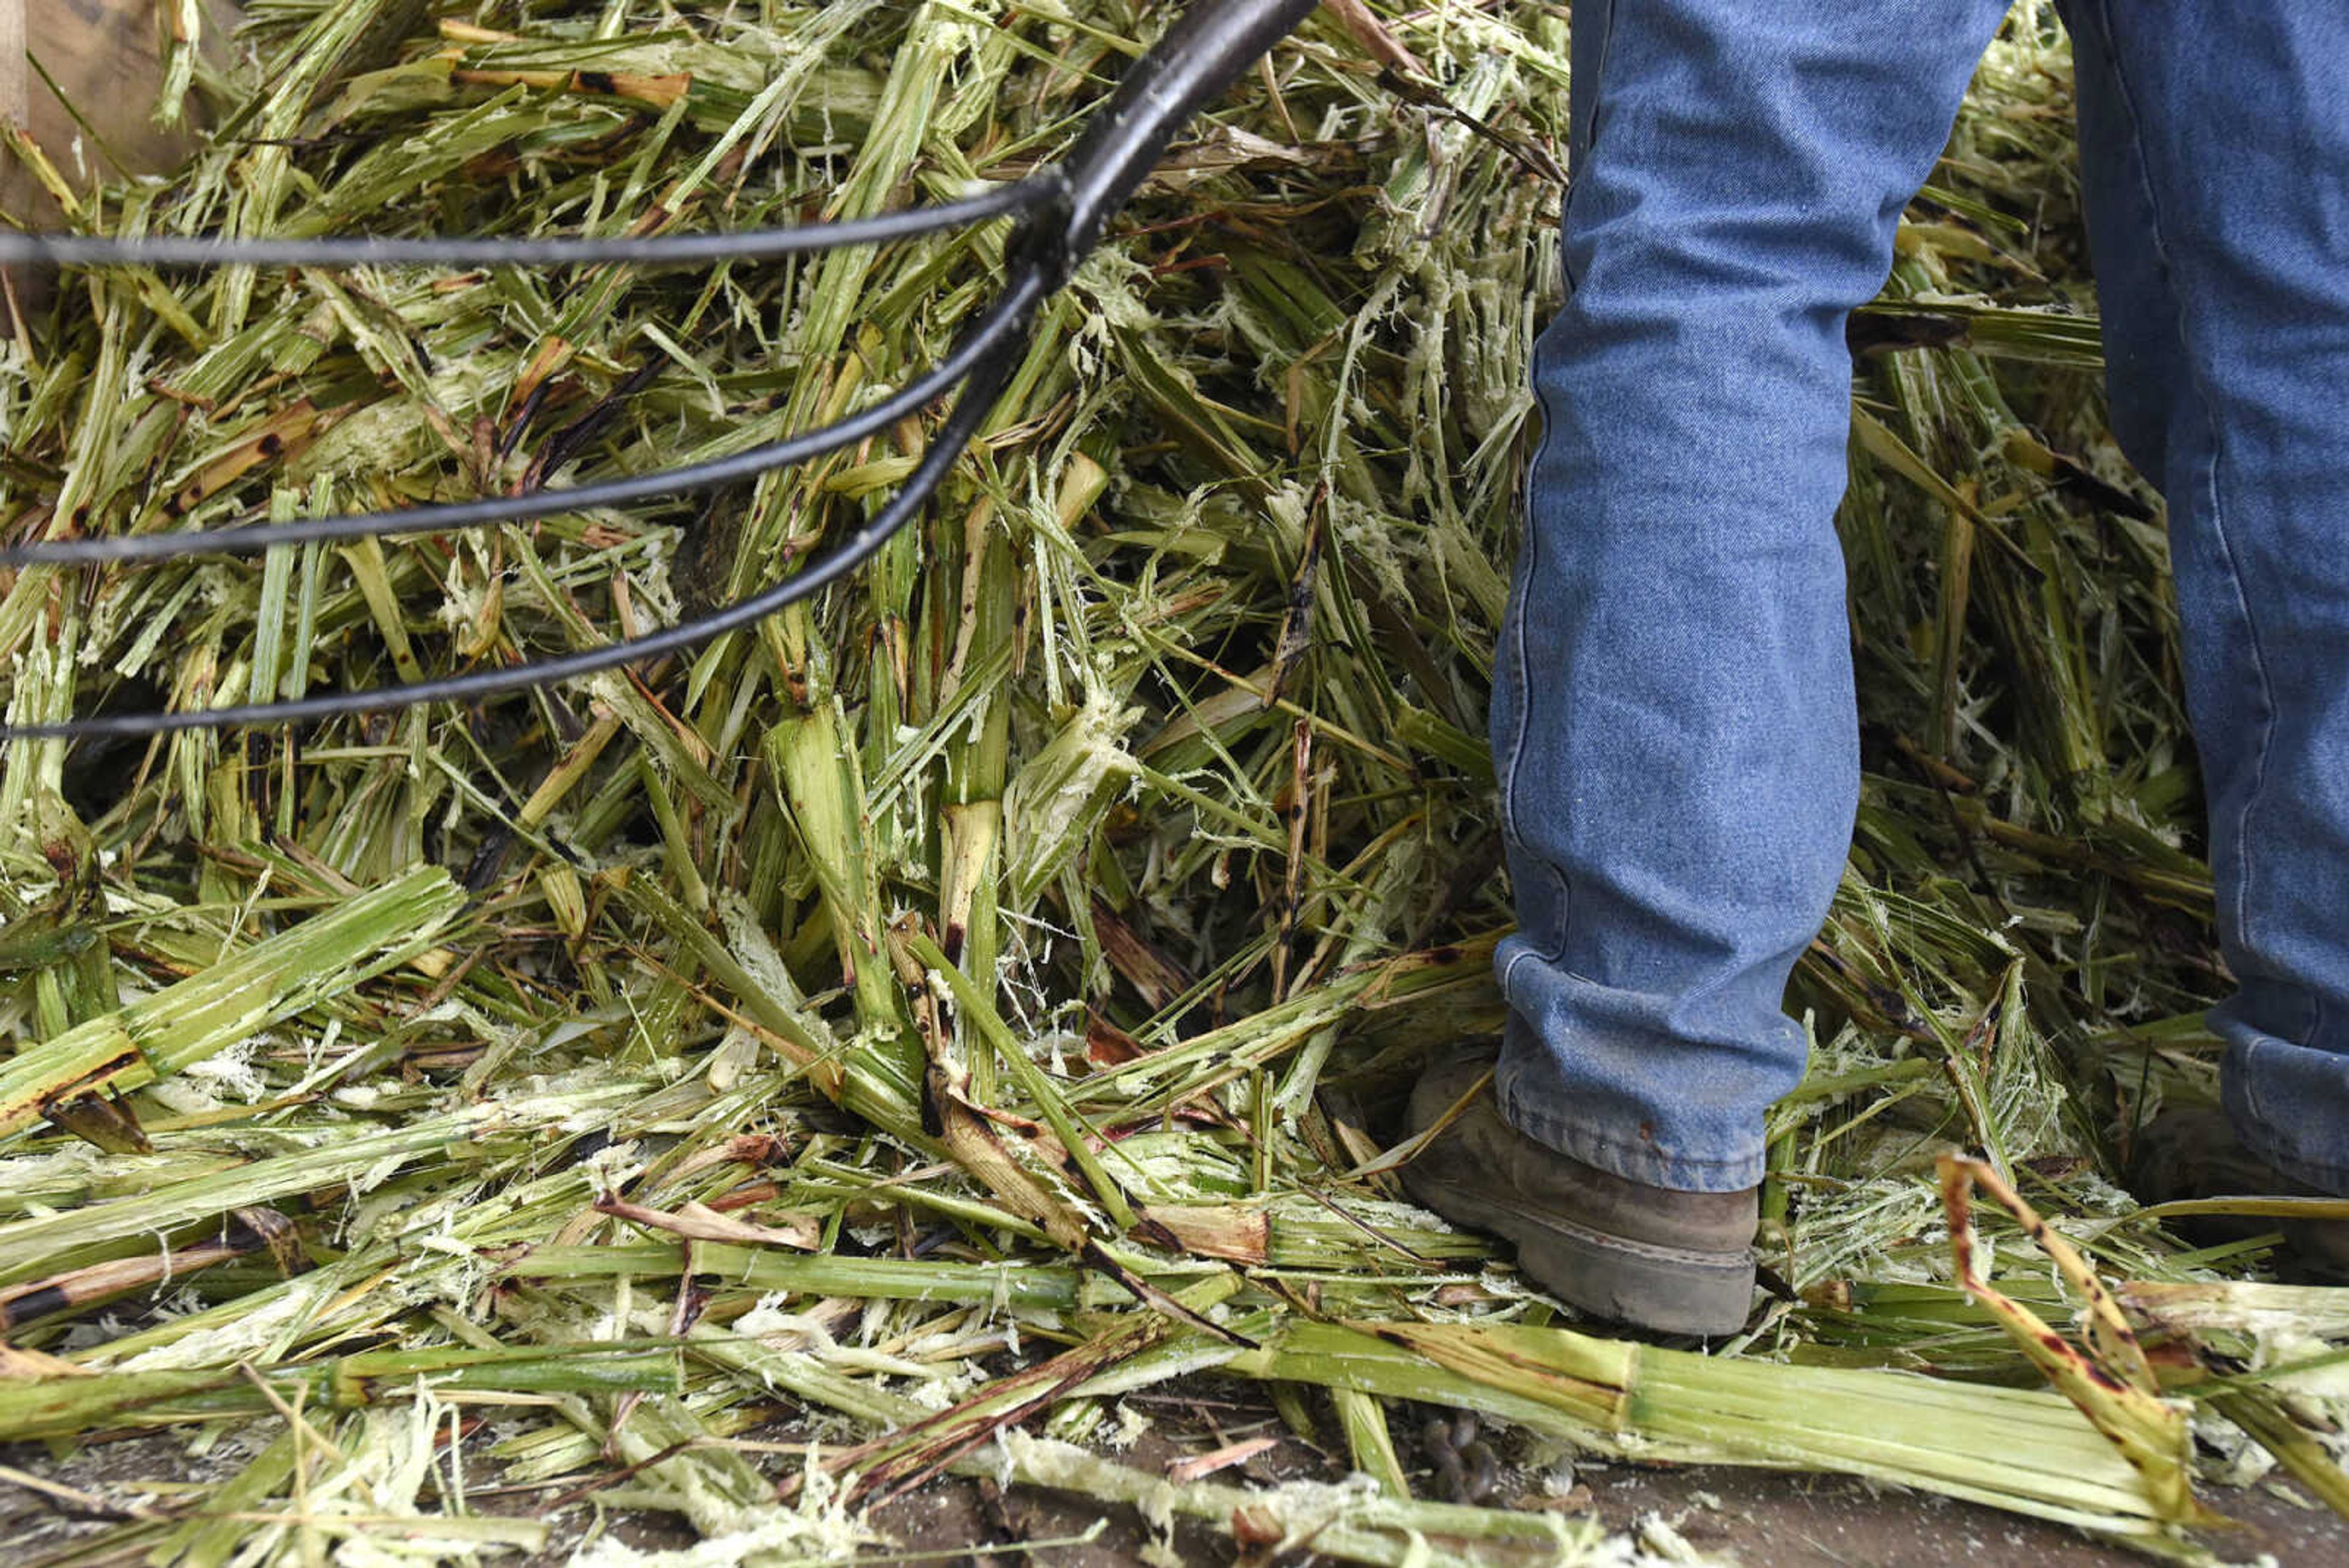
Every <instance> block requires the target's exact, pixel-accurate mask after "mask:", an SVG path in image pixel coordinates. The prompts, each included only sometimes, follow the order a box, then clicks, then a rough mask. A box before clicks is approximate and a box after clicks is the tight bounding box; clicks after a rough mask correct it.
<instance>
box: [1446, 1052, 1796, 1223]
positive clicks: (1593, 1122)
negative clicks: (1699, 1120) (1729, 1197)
mask: <svg viewBox="0 0 2349 1568" xmlns="http://www.w3.org/2000/svg"><path fill="white" fill-rule="evenodd" d="M1493 1096H1494V1098H1495V1100H1496V1101H1497V1102H1498V1103H1499V1106H1500V1110H1501V1117H1502V1119H1503V1120H1504V1121H1506V1122H1507V1123H1508V1124H1509V1125H1510V1126H1511V1127H1515V1128H1516V1129H1517V1131H1519V1132H1521V1133H1523V1134H1525V1135H1526V1137H1529V1138H1531V1139H1533V1140H1534V1141H1535V1142H1536V1143H1537V1144H1540V1145H1542V1146H1543V1147H1546V1148H1551V1149H1555V1150H1557V1152H1558V1153H1559V1154H1562V1155H1565V1156H1566V1157H1567V1158H1569V1159H1578V1160H1580V1161H1581V1162H1582V1163H1583V1164H1585V1165H1589V1166H1596V1167H1597V1168H1599V1169H1600V1170H1605V1171H1611V1172H1612V1173H1614V1174H1615V1175H1617V1176H1619V1177H1621V1178H1623V1179H1625V1180H1626V1181H1638V1182H1642V1183H1645V1184H1646V1185H1648V1186H1650V1187H1661V1188H1667V1189H1671V1190H1673V1191H1676V1192H1742V1191H1744V1189H1747V1188H1749V1187H1753V1186H1755V1185H1757V1184H1759V1183H1760V1181H1761V1179H1762V1174H1763V1154H1764V1149H1763V1145H1762V1139H1761V1136H1760V1132H1759V1129H1758V1127H1757V1129H1756V1132H1755V1136H1754V1147H1753V1148H1752V1150H1751V1151H1750V1152H1744V1153H1733V1154H1731V1155H1729V1156H1727V1157H1713V1156H1698V1155H1689V1154H1684V1153H1681V1152H1678V1151H1676V1150H1674V1149H1672V1148H1671V1147H1667V1146H1665V1145H1663V1144H1660V1143H1655V1142H1651V1141H1647V1140H1640V1141H1630V1140H1626V1139H1625V1138H1623V1137H1620V1136H1619V1135H1620V1133H1621V1131H1622V1129H1623V1128H1625V1127H1634V1126H1639V1125H1640V1115H1639V1113H1638V1111H1637V1110H1636V1109H1634V1108H1632V1107H1627V1106H1621V1105H1619V1104H1615V1103H1613V1102H1612V1100H1611V1099H1609V1097H1608V1096H1603V1095H1577V1094H1576V1093H1575V1092H1574V1091H1573V1090H1572V1089H1571V1088H1569V1087H1568V1086H1567V1085H1564V1084H1563V1083H1561V1082H1560V1081H1559V1079H1558V1076H1557V1064H1555V1063H1553V1062H1551V1061H1550V1060H1549V1059H1548V1054H1547V1051H1546V1050H1545V1049H1544V1047H1543V1046H1542V1045H1541V1044H1539V1043H1538V1042H1537V1041H1535V1040H1533V1039H1532V1038H1531V1037H1530V1032H1529V1031H1528V1030H1526V1026H1525V1024H1524V1023H1523V1022H1522V1021H1521V1020H1519V1019H1517V1018H1516V1017H1515V1016H1514V1015H1512V1016H1511V1018H1510V1019H1509V1023H1508V1027H1507V1029H1506V1032H1505V1033H1503V1035H1502V1037H1501V1060H1500V1064H1499V1066H1498V1067H1497V1068H1496V1069H1495V1072H1494V1075H1493Z"/></svg>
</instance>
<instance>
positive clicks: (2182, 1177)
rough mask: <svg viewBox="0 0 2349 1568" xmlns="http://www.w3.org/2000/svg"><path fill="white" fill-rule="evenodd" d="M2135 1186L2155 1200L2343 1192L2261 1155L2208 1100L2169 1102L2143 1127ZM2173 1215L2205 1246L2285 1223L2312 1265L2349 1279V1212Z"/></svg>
mask: <svg viewBox="0 0 2349 1568" xmlns="http://www.w3.org/2000/svg"><path fill="white" fill-rule="evenodd" d="M2129 1190H2130V1191H2131V1192H2133V1193H2135V1194H2136V1196H2137V1201H2138V1202H2140V1203H2143V1204H2146V1205H2147V1206H2148V1207H2150V1206H2151V1205H2153V1204H2156V1203H2168V1202H2174V1201H2176V1200H2178V1199H2189V1198H2333V1199H2338V1198H2340V1197H2341V1196H2342V1195H2341V1194H2340V1193H2337V1192H2327V1191H2325V1190H2324V1189H2322V1188H2316V1187H2311V1186H2309V1185H2308V1184H2307V1183H2306V1182H2303V1181H2295V1180H2293V1179H2292V1178H2291V1177H2289V1176H2286V1175H2284V1174H2283V1173H2282V1171H2280V1170H2278V1169H2276V1168H2274V1167H2273V1166H2271V1165H2269V1164H2268V1163H2267V1162H2266V1161H2264V1160H2262V1159H2261V1158H2259V1157H2258V1156H2257V1155H2255V1154H2253V1153H2251V1150H2250V1149H2248V1148H2246V1147H2243V1140H2242V1139H2241V1138H2240V1137H2236V1136H2235V1128H2234V1124H2233V1123H2231V1122H2230V1121H2229V1120H2228V1119H2227V1113H2226V1112H2224V1111H2222V1110H2220V1109H2218V1108H2217V1107H2215V1106H2178V1107H2177V1108H2176V1109H2174V1110H2166V1111H2163V1112H2162V1113H2161V1114H2160V1115H2159V1116H2155V1117H2154V1118H2153V1119H2152V1120H2151V1121H2149V1122H2147V1123H2146V1124H2145V1126H2144V1127H2142V1128H2140V1129H2138V1132H2137V1142H2136V1147H2133V1148H2132V1149H2131V1150H2130V1151H2129ZM2168 1226H2169V1228H2170V1230H2172V1231H2175V1232H2176V1233H2177V1234H2178V1235H2180V1236H2183V1237H2185V1238H2186V1239H2187V1240H2188V1241H2193V1242H2196V1243H2197V1244H2199V1245H2203V1246H2215V1245H2218V1244H2220V1243H2222V1242H2226V1241H2243V1240H2246V1239H2248V1238H2250V1237H2251V1236H2256V1235H2261V1234H2264V1233H2266V1232H2268V1231H2282V1232H2283V1239H2284V1244H2285V1245H2286V1246H2287V1247H2289V1248H2290V1249H2291V1250H2292V1253H2293V1254H2294V1255H2295V1257H2296V1259H2297V1261H2298V1262H2299V1263H2300V1264H2301V1265H2302V1267H2303V1268H2304V1269H2306V1270H2307V1271H2308V1272H2311V1273H2313V1274H2317V1275H2322V1276H2324V1277H2326V1278H2328V1279H2349V1220H2294V1219H2289V1218H2284V1217H2280V1216H2276V1215H2256V1214H2193V1215H2180V1216H2178V1217H2177V1218H2175V1219H2172V1220H2169V1221H2168Z"/></svg>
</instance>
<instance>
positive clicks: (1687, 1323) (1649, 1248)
mask: <svg viewBox="0 0 2349 1568" xmlns="http://www.w3.org/2000/svg"><path fill="white" fill-rule="evenodd" d="M1403 1186H1404V1188H1405V1189H1407V1190H1408V1191H1409V1192H1410V1193H1411V1194H1412V1196H1413V1197H1414V1198H1416V1199H1419V1201H1420V1202H1422V1203H1423V1204H1425V1205H1426V1206H1427V1207H1428V1208H1430V1209H1433V1210H1435V1211H1436V1212H1437V1213H1439V1214H1442V1215H1444V1217H1445V1218H1447V1219H1450V1220H1456V1221H1458V1222H1459V1223H1461V1224H1464V1225H1467V1226H1471V1227H1473V1228H1475V1229H1476V1230H1480V1231H1491V1232H1492V1233H1494V1234H1495V1235H1497V1236H1500V1237H1503V1238H1504V1239H1506V1240H1507V1241H1513V1242H1515V1243H1516V1248H1517V1267H1518V1268H1519V1269H1520V1270H1522V1271H1523V1272H1525V1274H1526V1277H1527V1278H1529V1279H1531V1280H1532V1281H1533V1282H1535V1283H1536V1284H1537V1285H1539V1286H1541V1287H1542V1289H1544V1290H1546V1291H1547V1292H1549V1293H1551V1294H1552V1295H1554V1296H1556V1297H1557V1298H1558V1299H1559V1300H1560V1301H1562V1302H1565V1303H1567V1304H1568V1305H1569V1306H1572V1307H1574V1308H1576V1309H1577V1310H1578V1311H1581V1312H1586V1313H1588V1314H1591V1315H1593V1316H1595V1317H1603V1318H1607V1319H1609V1320H1611V1321H1613V1322H1617V1323H1625V1324H1632V1325H1633V1326H1635V1327H1639V1328H1644V1329H1649V1330H1651V1331H1652V1332H1655V1333H1658V1334H1702V1335H1706V1336H1709V1337H1710V1336H1717V1335H1721V1334H1734V1333H1736V1332H1737V1331H1738V1330H1739V1329H1741V1328H1744V1326H1745V1319H1746V1316H1747V1314H1749V1313H1750V1312H1751V1311H1752V1309H1753V1305H1754V1254H1753V1253H1752V1252H1751V1251H1735V1252H1708V1251H1695V1250H1693V1249H1691V1248H1685V1247H1663V1246H1658V1245H1656V1244H1654V1243H1652V1242H1648V1241H1632V1240H1630V1239H1629V1238H1627V1237H1622V1236H1610V1235H1609V1234H1607V1233H1606V1232H1605V1231H1593V1230H1590V1229H1588V1228H1587V1227H1585V1226H1581V1225H1577V1224H1575V1223H1574V1222H1573V1221H1572V1220H1562V1219H1558V1218H1557V1217H1555V1216H1548V1215H1537V1214H1528V1213H1526V1211H1525V1210H1512V1209H1505V1208H1502V1207H1501V1206H1499V1205H1497V1204H1495V1203H1493V1202H1492V1201H1490V1200H1489V1199H1485V1198H1482V1197H1479V1196H1477V1195H1476V1194H1475V1193H1472V1192H1468V1191H1465V1190H1464V1189H1461V1188H1457V1187H1454V1186H1453V1185H1452V1184H1450V1183H1449V1182H1444V1181H1436V1180H1431V1179H1427V1178H1425V1177H1418V1178H1417V1179H1414V1173H1413V1171H1412V1170H1411V1169H1410V1168H1405V1169H1404V1171H1403Z"/></svg>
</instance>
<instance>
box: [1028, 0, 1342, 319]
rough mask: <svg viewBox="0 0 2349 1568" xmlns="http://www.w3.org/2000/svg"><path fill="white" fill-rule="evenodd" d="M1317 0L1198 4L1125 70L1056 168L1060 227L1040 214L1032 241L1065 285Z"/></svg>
mask: <svg viewBox="0 0 2349 1568" xmlns="http://www.w3.org/2000/svg"><path fill="white" fill-rule="evenodd" d="M1318 3H1319V0H1195V4H1193V5H1187V6H1185V8H1184V11H1183V14H1182V15H1181V16H1177V17H1176V18H1175V19H1174V26H1170V27H1168V28H1167V29H1166V31H1165V33H1164V34H1163V35H1162V36H1160V37H1159V40H1158V41H1157V42H1156V43H1155V44H1153V45H1152V46H1151V47H1150V48H1149V49H1148V51H1147V52H1145V53H1144V54H1143V57H1141V58H1140V59H1138V60H1136V61H1134V62H1133V65H1132V66H1130V67H1127V68H1126V72H1125V75H1124V76H1123V77H1121V78H1119V79H1118V84H1117V88H1116V90H1115V91H1114V92H1112V94H1111V95H1110V99H1109V101H1108V102H1107V103H1105V104H1103V105H1102V107H1101V108H1100V109H1096V110H1094V112H1093V115H1092V119H1091V120H1090V121H1089V122H1088V123H1087V125H1086V127H1085V133H1084V136H1083V137H1082V139H1081V140H1079V141H1078V143H1077V145H1076V146H1075V147H1074V148H1073V149H1071V151H1070V153H1069V157H1068V159H1067V161H1065V163H1064V164H1063V165H1062V171H1063V174H1064V177H1065V178H1066V180H1067V182H1068V187H1067V189H1068V196H1067V202H1068V204H1067V207H1066V208H1065V210H1064V213H1065V218H1066V223H1064V224H1061V225H1057V226H1055V225H1052V224H1051V222H1050V218H1051V214H1050V213H1044V214H1040V215H1039V218H1038V221H1037V226H1036V229H1035V230H1033V231H1031V234H1032V235H1033V238H1034V239H1035V240H1036V241H1037V242H1038V243H1040V244H1045V245H1048V246H1050V250H1051V253H1052V254H1051V262H1052V265H1053V270H1054V279H1053V281H1054V282H1055V283H1056V284H1058V283H1061V282H1065V281H1066V280H1067V277H1068V275H1069V273H1070V272H1071V271H1072V270H1074V268H1075V266H1076V265H1077V263H1078V262H1080V261H1081V260H1083V259H1084V255H1085V253H1086V252H1088V251H1090V250H1092V248H1093V246H1094V245H1096V244H1100V243H1101V237H1102V231H1103V230H1104V229H1105V228H1107V227H1108V225H1109V220H1110V214H1111V213H1114V212H1116V211H1117V210H1118V208H1120V207H1122V206H1123V205H1124V204H1125V202H1126V199H1127V198H1128V197H1130V196H1132V195H1133V192H1134V191H1135V189H1136V188H1137V187H1139V186H1140V185H1141V183H1142V182H1143V181H1144V180H1146V179H1148V178H1149V177H1150V171H1151V170H1152V169H1153V168H1154V167H1155V166H1156V164H1157V162H1158V161H1159V159H1161V158H1162V157H1164V155H1165V152H1166V149H1167V147H1168V146H1169V145H1170V144H1171V143H1172V142H1173V141H1174V138H1175V137H1176V136H1177V135H1178V134H1179V133H1180V132H1181V131H1182V130H1183V127H1184V125H1185V122H1186V121H1188V120H1189V119H1190V118H1191V116H1193V115H1194V114H1195V113H1197V112H1198V111H1199V110H1200V109H1205V108H1206V106H1207V105H1208V104H1211V103H1213V102H1214V101H1215V100H1216V99H1218V98H1221V97H1222V96H1223V94H1224V91H1225V89H1226V88H1229V87H1230V86H1231V85H1232V84H1233V83H1234V82H1236V81H1237V80H1238V79H1239V78H1240V76H1241V73H1243V72H1245V71H1246V70H1247V68H1248V67H1250V66H1253V65H1255V64H1256V63H1257V61H1258V60H1259V59H1262V58H1263V57H1264V56H1265V55H1266V54H1267V53H1268V52H1269V51H1270V50H1271V48H1272V47H1273V45H1275V44H1277V43H1278V42H1280V40H1281V39H1283V38H1285V37H1287V36H1288V35H1289V34H1290V33H1291V32H1292V31H1294V30H1295V29H1296V26H1297V25H1298V24H1299V22H1302V21H1303V20H1304V19H1305V16H1306V14H1307V13H1308V12H1309V11H1311V10H1312V9H1313V7H1314V6H1315V5H1317V4H1318Z"/></svg>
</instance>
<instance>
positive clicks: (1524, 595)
mask: <svg viewBox="0 0 2349 1568" xmlns="http://www.w3.org/2000/svg"><path fill="white" fill-rule="evenodd" d="M1557 424H1558V421H1557V420H1556V419H1555V418H1553V417H1552V416H1551V413H1550V410H1549V407H1548V402H1547V400H1544V401H1543V407H1542V436H1541V445H1540V446H1539V447H1538V448H1537V449H1536V451H1535V452H1534V463H1535V466H1536V467H1537V468H1538V467H1539V466H1540V463H1541V460H1542V454H1543V453H1544V452H1547V451H1548V450H1549V443H1550V442H1551V441H1554V440H1556V439H1557ZM1524 535H1525V536H1524V538H1523V539H1522V540H1520V541H1519V543H1518V545H1517V555H1518V562H1517V581H1516V585H1515V586H1516V596H1517V602H1516V606H1515V607H1514V608H1515V611H1516V613H1515V614H1514V615H1513V616H1511V618H1510V619H1509V662H1510V663H1511V664H1513V665H1515V666H1516V674H1517V689H1516V694H1515V702H1516V714H1515V715H1514V717H1515V719H1516V726H1515V728H1516V734H1515V736H1514V737H1512V739H1511V741H1510V743H1509V763H1508V767H1507V770H1506V772H1505V773H1504V774H1502V777H1501V836H1502V837H1503V838H1504V839H1505V840H1506V841H1508V842H1510V843H1513V844H1516V845H1517V846H1519V847H1526V841H1525V837H1524V836H1523V835H1522V834H1520V833H1519V832H1518V831H1517V775H1518V773H1519V771H1520V770H1521V769H1522V768H1523V767H1524V765H1525V756H1526V729H1527V728H1528V726H1529V725H1530V724H1531V723H1532V722H1533V699H1532V695H1531V693H1532V691H1533V679H1532V669H1531V661H1530V659H1529V658H1528V656H1527V653H1526V618H1527V614H1528V611H1529V607H1530V606H1531V603H1532V600H1533V591H1534V570H1535V567H1536V566H1537V564H1538V563H1539V561H1540V558H1541V545H1540V538H1541V531H1540V530H1539V529H1538V528H1537V527H1535V526H1534V524H1533V508H1532V507H1530V506H1528V507H1526V527H1525V531H1524ZM1528 859H1537V860H1539V861H1540V863H1541V867H1542V870H1543V872H1544V874H1546V875H1547V877H1548V878H1549V880H1550V883H1551V885H1552V887H1553V888H1555V889H1556V890H1557V911H1558V919H1557V942H1556V944H1555V945H1554V946H1553V947H1551V948H1550V949H1548V950H1547V951H1544V952H1543V953H1542V954H1541V958H1542V960H1543V961H1544V962H1555V961H1557V959H1558V958H1559V957H1560V956H1562V955H1563V954H1564V953H1565V951H1566V911H1567V898H1568V888H1567V882H1566V873H1565V872H1564V871H1562V870H1560V869H1559V868H1558V867H1557V864H1556V863H1555V862H1553V861H1551V860H1550V859H1548V858H1547V857H1542V856H1535V855H1532V854H1530V853H1528V854H1526V855H1525V856H1521V857H1519V864H1521V865H1522V864H1523V863H1524V862H1525V861H1526V860H1528ZM1527 956H1529V955H1528V952H1527V950H1523V949H1521V950H1519V951H1518V952H1517V954H1516V957H1515V958H1512V959H1511V960H1510V961H1509V969H1510V970H1515V969H1516V967H1517V959H1521V958H1525V957H1527ZM1508 983H1509V977H1508V973H1507V971H1504V972H1503V974H1502V976H1501V986H1502V989H1503V991H1504V992H1506V990H1507V989H1508Z"/></svg>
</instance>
